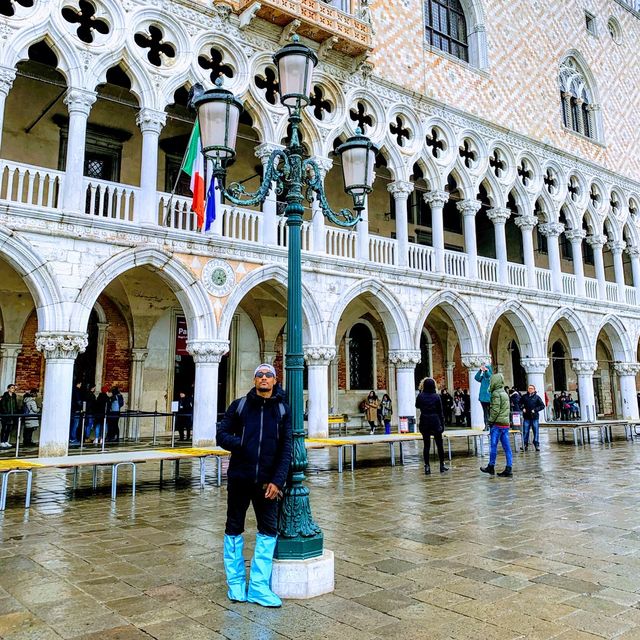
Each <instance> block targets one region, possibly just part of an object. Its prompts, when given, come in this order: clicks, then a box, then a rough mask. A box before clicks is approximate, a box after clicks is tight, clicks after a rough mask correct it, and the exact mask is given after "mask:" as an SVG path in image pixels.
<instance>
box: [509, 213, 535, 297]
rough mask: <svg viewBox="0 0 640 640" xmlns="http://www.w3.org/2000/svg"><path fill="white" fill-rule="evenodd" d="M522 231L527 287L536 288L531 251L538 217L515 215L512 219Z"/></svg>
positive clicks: (533, 259) (533, 260) (533, 258)
mask: <svg viewBox="0 0 640 640" xmlns="http://www.w3.org/2000/svg"><path fill="white" fill-rule="evenodd" d="M514 222H515V223H516V225H517V226H518V227H519V228H520V231H521V233H522V250H523V253H524V266H525V268H526V270H527V287H528V288H529V289H530V290H532V289H537V288H538V281H537V279H536V261H535V257H534V253H533V229H534V227H535V226H536V224H538V218H536V216H534V215H522V216H517V217H516V219H515V220H514Z"/></svg>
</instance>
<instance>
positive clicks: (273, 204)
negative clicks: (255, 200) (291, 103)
mask: <svg viewBox="0 0 640 640" xmlns="http://www.w3.org/2000/svg"><path fill="white" fill-rule="evenodd" d="M281 148H282V147H281V146H280V145H276V144H271V143H269V142H263V143H262V144H259V145H258V146H257V147H256V150H255V154H256V157H257V158H259V159H260V162H262V166H263V168H264V169H266V168H267V163H268V162H269V158H270V157H271V153H272V152H273V151H275V150H276V149H281ZM260 240H261V242H262V244H265V245H267V246H271V247H275V246H276V245H277V244H278V202H277V197H276V185H275V182H272V183H271V191H270V192H269V195H268V196H267V199H266V200H265V201H264V202H263V203H262V234H261V238H260Z"/></svg>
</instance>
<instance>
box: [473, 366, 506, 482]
mask: <svg viewBox="0 0 640 640" xmlns="http://www.w3.org/2000/svg"><path fill="white" fill-rule="evenodd" d="M489 393H490V394H491V404H490V406H489V424H490V425H491V432H490V434H489V435H490V449H489V464H488V465H487V466H486V467H481V468H480V471H482V472H483V473H488V474H489V475H491V476H493V475H495V473H496V472H495V464H496V457H497V455H498V442H500V443H501V444H502V448H503V449H504V454H505V456H506V458H507V465H506V467H505V468H504V471H501V472H500V473H499V474H498V475H499V476H500V477H502V478H510V477H511V476H512V475H513V473H512V468H513V456H512V453H511V444H510V443H509V409H510V402H509V396H508V395H507V392H506V391H505V390H504V376H503V375H502V374H501V373H494V374H493V375H492V376H491V382H490V383H489Z"/></svg>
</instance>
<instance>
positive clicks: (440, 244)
mask: <svg viewBox="0 0 640 640" xmlns="http://www.w3.org/2000/svg"><path fill="white" fill-rule="evenodd" d="M448 200H449V194H448V193H447V192H446V191H430V192H429V193H425V194H424V201H425V202H426V203H428V204H429V206H430V207H431V234H432V236H431V237H432V243H433V257H434V268H435V272H436V273H444V271H445V269H444V218H443V214H442V211H443V209H444V205H445V203H446V202H447V201H448Z"/></svg>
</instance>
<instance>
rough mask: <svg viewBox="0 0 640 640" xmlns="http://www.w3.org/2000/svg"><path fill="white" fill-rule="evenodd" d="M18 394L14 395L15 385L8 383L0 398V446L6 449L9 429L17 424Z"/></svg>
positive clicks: (8, 445)
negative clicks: (0, 431)
mask: <svg viewBox="0 0 640 640" xmlns="http://www.w3.org/2000/svg"><path fill="white" fill-rule="evenodd" d="M17 413H18V396H17V395H16V385H15V384H10V385H8V386H7V390H6V391H5V392H4V393H3V394H2V398H0V414H2V415H1V417H0V422H2V433H1V434H0V448H2V449H8V448H9V447H10V446H11V444H10V443H9V436H10V435H11V431H13V429H15V428H16V427H17V425H18V416H17V415H16V414H17Z"/></svg>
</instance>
